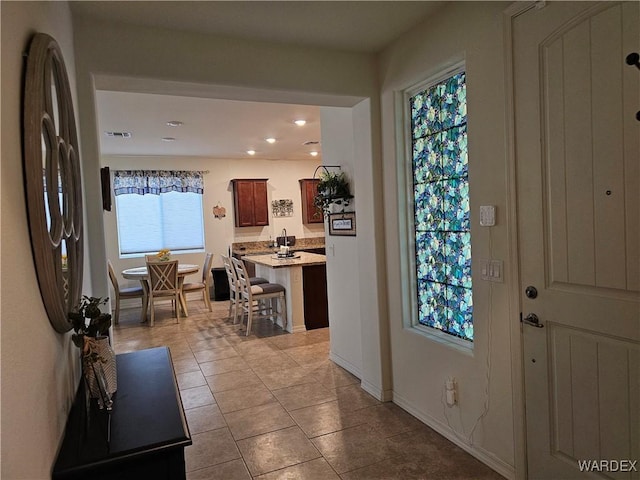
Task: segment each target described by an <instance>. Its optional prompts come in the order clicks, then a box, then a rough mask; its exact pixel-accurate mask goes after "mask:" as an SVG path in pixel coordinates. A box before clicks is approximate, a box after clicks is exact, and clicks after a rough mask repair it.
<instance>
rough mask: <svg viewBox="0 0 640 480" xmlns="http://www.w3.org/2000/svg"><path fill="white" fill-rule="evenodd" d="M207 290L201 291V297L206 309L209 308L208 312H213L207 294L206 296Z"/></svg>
mask: <svg viewBox="0 0 640 480" xmlns="http://www.w3.org/2000/svg"><path fill="white" fill-rule="evenodd" d="M208 293H209V292H208V289H207V288H205V289H204V290H202V297H203V300H204V303H205V305H206V306H207V307H209V311H210V312H213V309H212V308H211V298H209V294H208Z"/></svg>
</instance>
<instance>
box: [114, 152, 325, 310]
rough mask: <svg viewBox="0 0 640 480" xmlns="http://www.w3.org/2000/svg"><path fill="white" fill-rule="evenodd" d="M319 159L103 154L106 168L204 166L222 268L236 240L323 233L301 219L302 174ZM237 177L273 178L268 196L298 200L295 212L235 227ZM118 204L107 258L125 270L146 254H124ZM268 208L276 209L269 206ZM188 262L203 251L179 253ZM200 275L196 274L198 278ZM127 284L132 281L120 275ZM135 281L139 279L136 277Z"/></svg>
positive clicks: (208, 245)
mask: <svg viewBox="0 0 640 480" xmlns="http://www.w3.org/2000/svg"><path fill="white" fill-rule="evenodd" d="M318 164H319V161H318V160H300V161H295V162H294V161H274V160H242V161H239V160H221V159H210V158H198V157H124V156H105V157H102V166H108V167H109V168H110V169H111V171H112V172H113V170H126V169H144V170H204V171H208V172H209V173H207V174H205V175H204V194H203V197H202V209H203V213H204V227H205V249H206V251H208V252H212V253H213V254H214V255H215V256H214V263H213V266H214V267H222V259H221V258H220V255H222V254H223V255H227V254H228V248H229V247H230V246H231V243H233V242H254V241H267V240H269V238H273V239H275V237H277V236H280V233H281V231H282V229H283V228H286V229H287V235H295V236H296V237H297V238H303V237H304V238H310V237H324V228H323V225H321V224H309V225H305V224H303V223H302V197H301V193H300V184H299V183H298V180H300V179H301V178H311V177H312V176H313V172H314V170H315V169H316V167H317V166H318ZM233 178H268V179H269V181H268V183H267V187H268V190H267V197H268V202H269V206H270V205H271V200H281V199H291V200H293V216H292V217H278V218H275V217H273V216H272V215H271V213H269V225H268V226H265V227H242V228H236V227H235V224H234V208H233V193H232V190H231V185H230V182H229V180H231V179H233ZM218 203H219V204H220V205H221V206H223V207H224V208H225V209H226V210H227V212H226V216H225V217H224V218H221V219H218V218H215V217H214V216H213V211H212V209H213V207H214V206H215V205H216V204H218ZM116 210H117V206H116V202H115V198H114V200H113V205H112V209H111V212H107V211H104V214H103V216H104V232H105V245H106V253H107V258H108V259H109V260H111V263H113V266H114V270H115V271H116V273H119V272H120V271H122V270H123V269H125V268H130V267H134V266H139V265H140V262H141V258H122V259H121V258H119V249H118V231H117V222H116ZM269 212H271V209H270V207H269ZM177 256H178V257H179V258H180V261H183V262H185V263H195V264H202V262H203V258H204V254H203V253H185V254H179V255H177ZM199 275H200V273H198V275H197V276H199ZM120 282H121V284H123V285H126V284H130V283H131V282H132V281H130V280H125V279H123V278H122V277H120ZM133 283H135V281H133ZM138 303H139V302H138Z"/></svg>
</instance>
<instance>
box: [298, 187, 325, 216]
mask: <svg viewBox="0 0 640 480" xmlns="http://www.w3.org/2000/svg"><path fill="white" fill-rule="evenodd" d="M299 182H300V193H301V194H302V223H324V216H323V214H322V209H321V208H318V207H317V206H316V204H315V198H316V195H318V184H319V183H320V180H319V179H317V178H303V179H300V180H299Z"/></svg>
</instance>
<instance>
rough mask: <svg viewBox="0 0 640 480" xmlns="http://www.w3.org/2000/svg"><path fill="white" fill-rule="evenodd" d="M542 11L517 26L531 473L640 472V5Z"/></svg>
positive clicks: (565, 5)
mask: <svg viewBox="0 0 640 480" xmlns="http://www.w3.org/2000/svg"><path fill="white" fill-rule="evenodd" d="M538 6H539V7H542V8H532V9H530V10H529V11H527V12H525V13H523V14H521V15H519V16H518V17H516V18H514V20H513V64H514V72H513V74H514V109H515V154H516V176H517V199H518V205H517V209H518V238H519V257H520V272H521V276H520V288H521V290H520V291H521V300H520V302H521V305H522V315H523V317H524V318H525V319H526V320H527V321H525V322H523V324H522V339H523V361H524V379H525V402H526V404H525V409H526V431H527V469H528V476H529V478H530V479H553V480H556V479H573V478H580V479H583V478H616V479H617V478H624V479H638V478H640V473H638V471H640V295H639V292H640V255H639V250H640V235H639V228H640V193H639V192H640V121H638V120H637V119H636V112H638V111H639V110H640V91H639V88H640V70H639V69H638V68H637V67H636V66H633V65H632V66H629V65H627V63H626V62H625V58H626V57H627V55H628V54H630V53H632V52H638V51H639V50H640V45H639V44H640V37H639V33H638V25H639V24H640V17H639V11H638V2H626V3H612V2H605V3H593V2H585V3H581V2H546V6H545V5H544V3H542V2H541V3H540V4H539V5H538ZM527 287H533V288H529V289H528V293H526V291H527ZM533 289H535V292H534V290H533ZM536 292H537V293H536ZM533 315H535V317H534V316H533ZM536 318H537V321H538V325H537V326H536V325H535V323H536ZM581 469H582V470H585V469H586V470H590V471H592V472H594V473H593V474H591V475H590V474H585V473H584V472H581Z"/></svg>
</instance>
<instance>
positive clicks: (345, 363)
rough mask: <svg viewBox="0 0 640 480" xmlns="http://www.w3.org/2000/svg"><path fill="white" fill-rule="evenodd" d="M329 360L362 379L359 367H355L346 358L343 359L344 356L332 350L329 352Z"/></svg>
mask: <svg viewBox="0 0 640 480" xmlns="http://www.w3.org/2000/svg"><path fill="white" fill-rule="evenodd" d="M329 360H331V361H332V362H333V363H335V364H337V365H340V366H341V367H342V368H344V369H345V370H346V371H347V372H349V373H351V374H352V375H355V376H356V377H358V378H359V379H362V373H361V372H360V369H359V368H357V367H356V366H355V365H353V364H352V363H351V362H349V361H348V360H345V359H344V358H342V357H341V356H340V355H336V354H335V353H334V352H333V351H330V352H329Z"/></svg>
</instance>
